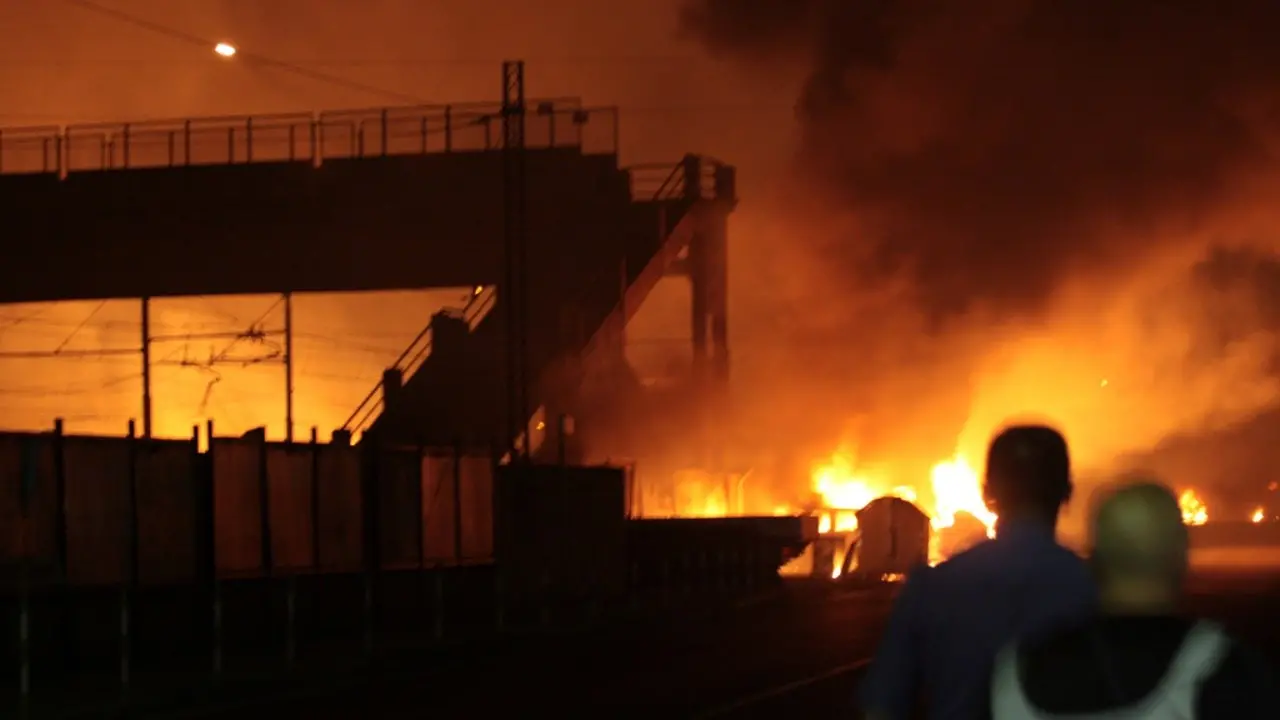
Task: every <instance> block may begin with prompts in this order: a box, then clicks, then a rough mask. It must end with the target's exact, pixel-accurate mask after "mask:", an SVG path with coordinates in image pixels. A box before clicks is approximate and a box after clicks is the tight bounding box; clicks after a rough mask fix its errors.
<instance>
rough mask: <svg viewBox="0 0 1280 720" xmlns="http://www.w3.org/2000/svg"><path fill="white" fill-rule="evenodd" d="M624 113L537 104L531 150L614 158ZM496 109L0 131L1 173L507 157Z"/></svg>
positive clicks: (530, 115)
mask: <svg viewBox="0 0 1280 720" xmlns="http://www.w3.org/2000/svg"><path fill="white" fill-rule="evenodd" d="M617 124H618V123H617V110H616V109H615V108H584V107H582V104H581V102H580V101H578V100H576V99H572V98H559V99H552V100H535V101H531V102H529V103H528V104H527V107H526V112H525V145H526V147H529V148H533V149H547V148H567V149H578V150H580V151H581V152H584V153H616V152H617V147H618V139H617ZM502 147H503V132H502V106H501V105H500V104H499V103H469V104H459V105H429V106H421V107H397V108H374V109H367V110H339V111H332V112H323V113H319V114H310V113H297V114H286V115H259V116H239V117H213V118H190V119H179V120H158V121H146V122H137V123H96V124H88V125H69V126H66V127H36V128H15V129H10V130H5V129H0V173H3V174H55V173H56V174H58V175H60V176H66V175H67V174H68V173H74V172H86V171H101V170H120V169H132V168H161V167H182V166H190V165H231V164H243V163H259V162H270V163H279V162H300V163H311V164H313V165H319V164H321V163H323V162H324V161H325V160H327V159H338V158H368V157H387V156H403V155H422V154H427V153H447V152H466V151H485V150H500V149H502Z"/></svg>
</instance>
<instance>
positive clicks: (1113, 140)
mask: <svg viewBox="0 0 1280 720" xmlns="http://www.w3.org/2000/svg"><path fill="white" fill-rule="evenodd" d="M682 19H683V24H684V27H685V29H686V30H687V31H688V32H689V33H691V34H692V35H694V36H695V37H696V38H698V39H699V40H700V41H701V42H702V43H703V44H704V45H705V46H706V47H707V48H709V49H710V50H712V51H714V52H716V53H718V54H721V55H723V56H727V57H734V58H739V59H744V60H748V61H754V62H765V63H767V62H801V63H808V64H809V66H810V68H811V70H810V72H809V75H808V79H807V83H806V85H805V88H804V91H803V94H802V96H801V97H800V98H799V100H798V104H797V112H798V115H799V118H800V120H801V123H802V126H803V141H802V144H803V147H802V150H801V165H802V167H804V168H805V169H806V172H807V173H808V177H809V178H810V179H812V180H813V181H814V183H815V185H817V186H820V187H821V188H822V189H823V190H824V191H825V192H827V193H828V196H829V199H830V200H832V201H833V202H836V203H839V204H841V205H843V206H844V207H846V208H848V209H849V210H850V211H851V212H852V213H853V214H854V215H855V216H856V220H857V222H856V230H855V231H853V233H851V234H854V235H855V236H856V240H855V239H854V238H850V237H844V238H840V239H839V240H838V241H836V242H832V243H831V244H830V245H828V246H826V247H824V248H823V252H824V253H826V254H827V255H828V257H829V258H830V259H831V260H840V259H843V260H844V261H845V263H844V265H843V266H842V267H841V269H842V270H845V271H847V272H848V274H849V275H850V276H859V275H860V276H863V277H866V276H867V275H872V276H883V275H885V274H887V273H889V272H893V273H902V274H905V275H906V276H907V277H909V278H912V279H914V280H916V281H917V282H915V283H914V284H913V288H914V291H913V292H914V295H915V296H916V299H917V300H918V302H919V304H920V307H921V308H922V309H924V310H925V311H927V312H928V313H929V314H930V315H931V316H933V317H939V316H941V317H946V316H952V315H955V314H959V313H963V312H966V311H968V310H970V309H972V308H973V307H974V306H975V305H978V306H983V307H986V308H990V309H993V310H996V311H998V312H1021V311H1025V310H1029V309H1030V310H1035V309H1039V308H1040V307H1042V305H1043V303H1044V302H1045V301H1046V300H1047V299H1048V298H1050V297H1051V296H1052V294H1053V292H1054V291H1055V289H1057V288H1058V286H1059V285H1060V283H1061V282H1062V281H1063V280H1064V279H1065V278H1067V277H1069V276H1073V275H1076V274H1077V273H1078V271H1080V270H1082V269H1099V268H1115V267H1117V266H1120V267H1123V266H1125V265H1126V264H1127V263H1129V262H1130V261H1132V260H1133V259H1135V258H1139V257H1141V256H1144V255H1146V254H1147V253H1148V252H1149V251H1150V250H1151V249H1152V248H1153V247H1157V246H1159V245H1161V244H1164V243H1169V242H1172V241H1174V240H1177V239H1180V238H1181V237H1185V236H1186V235H1188V234H1199V233H1201V232H1203V231H1205V230H1206V229H1216V230H1224V229H1225V228H1222V227H1216V228H1215V227H1213V226H1214V223H1217V222H1219V221H1220V220H1221V215H1220V212H1221V211H1222V210H1223V209H1224V208H1225V207H1226V206H1228V205H1230V204H1232V203H1233V202H1234V201H1235V200H1236V199H1238V197H1239V194H1240V192H1241V190H1242V188H1241V186H1242V185H1243V184H1247V183H1248V182H1250V180H1251V179H1252V178H1253V177H1254V176H1255V175H1256V173H1258V172H1260V171H1262V170H1263V166H1264V165H1265V164H1267V163H1270V162H1271V156H1270V154H1269V151H1268V145H1269V141H1270V140H1271V139H1272V138H1271V137H1268V136H1267V134H1266V132H1264V131H1269V130H1272V129H1273V128H1274V127H1275V123H1274V122H1273V121H1275V120H1276V118H1277V117H1280V115H1277V109H1278V108H1280V106H1278V105H1277V104H1276V98H1277V92H1276V88H1277V87H1280V86H1278V85H1277V81H1278V80H1280V44H1277V43H1275V42H1274V30H1275V28H1276V27H1280V24H1278V23H1280V5H1277V4H1276V3H1274V2H1268V1H1267V0H1213V1H1210V0H1205V1H1204V2H1199V1H1193V0H1185V1H1180V2H1178V1H1175V2H1169V1H1167V0H1133V1H1129V2H1123V3H1102V4H1099V3H1075V2H1058V1H1057V0H983V1H982V2H973V1H971V0H946V1H943V2H937V1H934V2H926V1H923V0H920V1H915V0H688V1H687V3H686V6H685V9H684V13H683V17H682ZM871 261H874V262H871Z"/></svg>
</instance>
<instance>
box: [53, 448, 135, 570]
mask: <svg viewBox="0 0 1280 720" xmlns="http://www.w3.org/2000/svg"><path fill="white" fill-rule="evenodd" d="M135 442H136V441H135V440H133V439H131V438H89V437H64V438H63V439H62V462H63V472H64V473H65V478H66V492H67V495H66V499H65V507H66V512H67V581H68V582H70V583H73V584H87V585H102V584H112V583H119V582H122V581H123V580H124V579H125V578H126V577H127V576H126V569H127V568H128V567H129V565H130V564H131V563H132V562H133V559H132V557H130V555H131V551H130V546H131V540H130V535H131V534H132V532H133V527H132V519H131V517H130V514H131V510H132V508H130V506H129V493H130V484H131V483H132V482H133V448H134V444H135Z"/></svg>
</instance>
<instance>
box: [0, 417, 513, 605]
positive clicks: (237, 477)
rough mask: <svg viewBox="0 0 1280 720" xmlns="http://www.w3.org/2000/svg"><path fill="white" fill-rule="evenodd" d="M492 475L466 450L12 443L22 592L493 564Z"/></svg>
mask: <svg viewBox="0 0 1280 720" xmlns="http://www.w3.org/2000/svg"><path fill="white" fill-rule="evenodd" d="M492 498H493V465H492V460H491V459H490V458H489V457H471V456H466V455H461V454H459V453H455V452H453V451H449V450H444V451H433V450H419V451H414V450H388V451H381V452H377V453H372V452H368V451H366V450H364V449H363V448H354V447H346V446H337V445H323V444H318V443H302V444H296V443H295V444H284V443H267V442H264V441H262V440H260V439H258V440H255V439H251V438H234V439H232V438H213V439H212V441H211V442H210V443H209V448H208V450H207V451H205V452H200V451H199V449H198V447H197V444H196V442H195V441H194V440H192V441H172V440H143V439H139V438H132V437H125V438H118V437H117V438H107V437H85V436H74V435H64V434H62V433H61V432H60V431H57V430H55V431H54V432H51V433H40V434H35V433H32V434H21V433H0V568H3V578H2V579H0V580H2V581H3V583H4V584H5V585H9V586H12V583H14V582H16V581H17V580H18V576H19V575H20V574H21V573H19V572H18V570H19V568H24V569H25V571H26V572H25V576H26V577H27V578H28V579H29V580H30V581H31V582H33V584H36V585H47V584H50V583H56V584H61V583H67V584H71V585H117V584H125V583H133V582H136V583H139V584H144V585H155V584H182V583H188V582H191V581H193V580H196V579H198V578H206V577H210V576H211V575H212V576H216V577H223V578H252V577H270V576H284V575H292V574H312V573H331V572H338V573H343V572H356V571H360V570H368V569H407V568H415V567H417V568H429V567H444V566H450V565H460V564H482V563H489V562H492V559H493V499H492Z"/></svg>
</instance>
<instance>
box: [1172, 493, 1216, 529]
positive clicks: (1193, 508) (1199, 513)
mask: <svg viewBox="0 0 1280 720" xmlns="http://www.w3.org/2000/svg"><path fill="white" fill-rule="evenodd" d="M1178 506H1179V507H1181V508H1182V521H1183V522H1184V523H1186V524H1188V525H1203V524H1205V523H1206V522H1208V521H1209V509H1208V508H1207V507H1205V504H1204V501H1203V500H1201V499H1200V496H1199V495H1197V494H1196V491H1195V490H1191V489H1189V488H1188V489H1186V490H1183V491H1182V494H1181V495H1179V496H1178Z"/></svg>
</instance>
